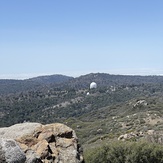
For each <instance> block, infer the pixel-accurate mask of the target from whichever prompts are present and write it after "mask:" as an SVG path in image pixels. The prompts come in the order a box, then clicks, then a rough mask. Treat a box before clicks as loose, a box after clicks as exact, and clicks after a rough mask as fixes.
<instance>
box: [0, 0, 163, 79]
mask: <svg viewBox="0 0 163 163" xmlns="http://www.w3.org/2000/svg"><path fill="white" fill-rule="evenodd" d="M90 72H106V73H111V74H140V75H144V74H147V75H151V74H153V75H155V74H163V0H155V1H154V0H47V1H46V0H1V1H0V78H24V77H25V78H28V77H31V76H38V75H43V74H65V75H71V76H79V75H82V74H86V73H90Z"/></svg>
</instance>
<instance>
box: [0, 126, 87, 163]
mask: <svg viewBox="0 0 163 163" xmlns="http://www.w3.org/2000/svg"><path fill="white" fill-rule="evenodd" d="M4 142H13V143H11V144H14V145H13V146H12V145H9V146H8V151H9V150H12V153H11V155H13V156H14V155H15V154H14V152H19V155H17V156H20V157H19V160H17V161H7V153H6V152H7V150H4ZM19 147H20V148H19ZM80 148H81V147H80V145H79V144H78V139H77V136H76V134H75V132H74V130H72V129H71V128H69V127H67V126H66V125H63V124H60V123H54V124H48V125H42V124H40V123H22V124H16V125H13V126H11V127H8V128H0V162H4V163H5V162H7V163H83V162H84V161H83V157H82V150H81V149H80ZM6 149H7V148H6ZM18 149H19V150H18ZM4 160H5V161H4Z"/></svg>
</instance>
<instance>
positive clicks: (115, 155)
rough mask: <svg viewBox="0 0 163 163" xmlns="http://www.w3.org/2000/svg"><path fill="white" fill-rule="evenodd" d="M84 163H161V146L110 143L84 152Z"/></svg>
mask: <svg viewBox="0 0 163 163" xmlns="http://www.w3.org/2000/svg"><path fill="white" fill-rule="evenodd" d="M84 157H85V161H86V163H163V148H162V146H161V145H158V144H152V143H147V142H120V141H118V142H112V143H109V144H107V145H104V146H102V147H97V148H94V149H92V150H89V151H88V150H86V151H85V153H84Z"/></svg>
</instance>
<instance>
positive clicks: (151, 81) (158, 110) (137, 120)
mask: <svg viewBox="0 0 163 163" xmlns="http://www.w3.org/2000/svg"><path fill="white" fill-rule="evenodd" d="M57 77H59V78H56V76H55V77H54V76H53V77H52V76H50V77H48V76H47V77H37V78H33V79H30V80H25V81H14V80H10V81H6V82H4V80H1V81H0V83H3V82H4V83H5V84H4V83H3V84H0V90H5V89H7V90H6V92H3V91H1V95H0V118H1V121H0V127H4V126H10V125H13V124H15V123H23V122H27V121H30V122H40V123H43V124H47V123H53V122H61V123H65V124H67V125H68V126H70V127H72V128H73V129H75V131H76V132H77V135H78V137H79V140H80V142H81V143H82V144H83V148H84V149H86V151H87V150H90V151H93V153H94V156H95V155H96V156H97V158H98V157H99V155H100V153H99V152H97V151H101V152H103V151H105V152H110V150H112V149H110V148H109V147H108V146H105V145H106V144H107V143H109V142H110V140H111V141H112V140H114V141H115V142H116V141H117V140H118V139H119V140H123V141H127V142H140V146H141V145H142V144H141V143H146V141H147V142H152V143H158V144H162V143H163V141H162V140H163V76H125V75H110V74H104V73H96V74H93V73H92V74H87V75H83V76H80V77H77V78H72V77H65V76H57ZM92 81H93V82H96V83H97V88H96V89H90V88H89V85H90V83H91V82H92ZM20 83H21V84H22V86H23V89H22V90H21V89H20V88H19V89H14V87H13V85H15V87H16V88H18V87H20ZM31 83H32V84H31ZM36 83H37V84H36ZM13 89H14V91H13ZM88 92H89V93H88ZM149 133H151V134H149ZM142 141H143V142H142ZM144 141H145V142H144ZM147 144H148V143H147ZM112 146H113V148H114V146H115V148H118V147H117V146H116V143H115V144H113V145H112ZM133 146H134V144H132V143H131V144H130V143H129V144H128V145H127V144H126V147H124V148H125V149H122V148H121V149H122V151H124V150H127V151H126V152H129V151H128V150H129V149H131V150H133V149H132V148H133ZM140 146H139V145H138V146H137V150H138V149H139V148H140ZM146 147H147V148H148V146H146ZM92 148H93V149H92ZM152 148H153V147H152ZM99 149H100V150H99ZM104 149H106V150H104ZM118 149H119V148H118ZM118 149H117V150H118ZM158 149H159V150H160V148H159V147H158ZM148 150H151V148H149V149H148ZM91 155H92V154H91V153H89V152H86V156H85V157H86V158H87V162H89V161H90V160H91V159H92V158H91ZM150 155H151V153H150ZM155 155H157V154H155ZM133 157H136V156H133ZM104 159H105V160H107V158H104ZM159 161H160V160H159ZM95 162H98V163H99V162H100V161H97V160H96V161H95ZM115 162H116V161H115ZM131 162H132V161H131Z"/></svg>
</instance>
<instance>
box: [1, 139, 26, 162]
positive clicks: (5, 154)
mask: <svg viewBox="0 0 163 163" xmlns="http://www.w3.org/2000/svg"><path fill="white" fill-rule="evenodd" d="M25 160H26V156H25V154H24V152H23V151H22V150H21V149H20V147H19V146H18V144H17V143H16V141H15V140H12V139H0V162H1V163H24V162H25Z"/></svg>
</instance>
